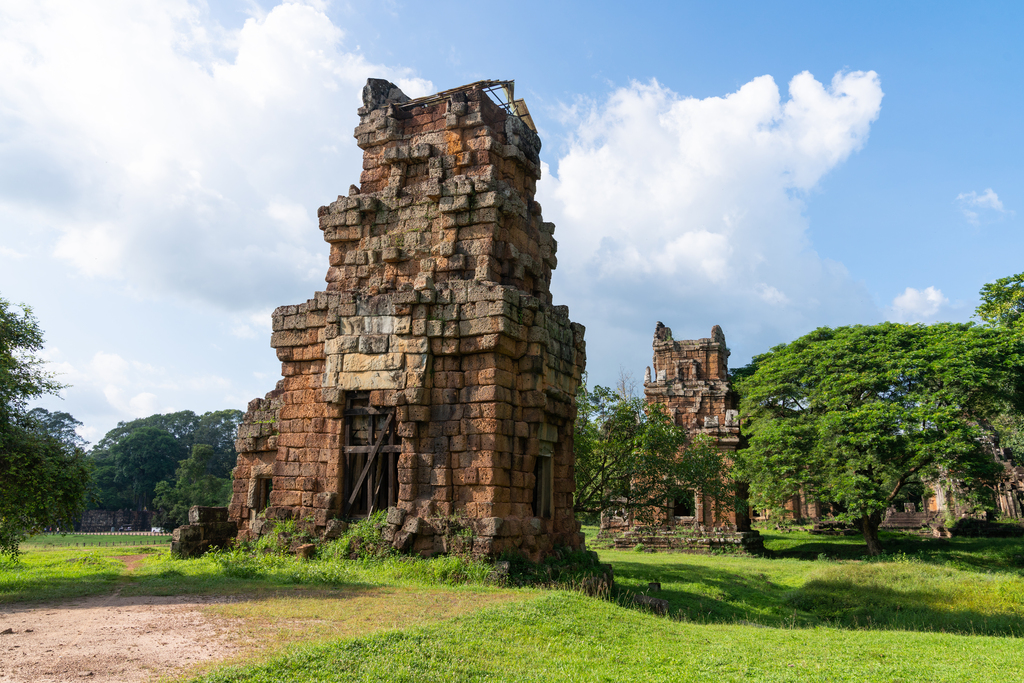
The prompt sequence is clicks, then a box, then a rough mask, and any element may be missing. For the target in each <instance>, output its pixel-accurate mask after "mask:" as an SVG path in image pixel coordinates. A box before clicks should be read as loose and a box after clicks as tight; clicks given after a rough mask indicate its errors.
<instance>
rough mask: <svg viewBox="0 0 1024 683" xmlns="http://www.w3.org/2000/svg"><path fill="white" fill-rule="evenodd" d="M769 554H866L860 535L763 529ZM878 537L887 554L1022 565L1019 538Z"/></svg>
mask: <svg viewBox="0 0 1024 683" xmlns="http://www.w3.org/2000/svg"><path fill="white" fill-rule="evenodd" d="M762 535H763V536H764V539H765V547H766V548H768V549H769V550H770V551H771V555H772V557H775V558H783V559H785V558H788V559H797V560H817V559H821V558H822V556H824V557H827V558H828V559H833V560H859V559H868V558H867V545H865V543H864V541H863V539H861V538H860V537H853V536H848V537H835V536H832V537H830V536H812V535H811V534H808V533H792V534H783V533H772V532H762ZM879 540H880V541H881V543H882V550H883V553H884V554H885V555H887V556H896V555H900V554H903V555H912V556H914V557H915V558H917V559H918V560H920V561H922V562H928V563H930V564H940V565H951V566H954V567H956V568H958V569H965V570H983V571H1017V570H1020V569H1022V568H1024V543H1022V542H1021V540H1020V539H1018V538H931V537H928V536H918V535H916V534H909V533H901V532H892V531H890V532H884V531H883V532H881V533H880V534H879Z"/></svg>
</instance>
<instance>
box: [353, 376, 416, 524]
mask: <svg viewBox="0 0 1024 683" xmlns="http://www.w3.org/2000/svg"><path fill="white" fill-rule="evenodd" d="M401 451H402V447H401V444H400V443H399V440H398V437H397V435H396V433H395V410H394V408H378V407H375V406H371V405H370V392H368V391H350V392H348V393H347V394H346V396H345V442H344V445H343V446H342V463H343V468H342V479H343V486H342V494H343V497H342V500H343V501H344V506H343V507H344V512H343V515H344V516H345V517H368V516H369V515H372V514H373V513H374V512H375V511H376V510H382V509H384V508H388V507H393V506H394V505H396V504H397V503H398V455H399V453H401Z"/></svg>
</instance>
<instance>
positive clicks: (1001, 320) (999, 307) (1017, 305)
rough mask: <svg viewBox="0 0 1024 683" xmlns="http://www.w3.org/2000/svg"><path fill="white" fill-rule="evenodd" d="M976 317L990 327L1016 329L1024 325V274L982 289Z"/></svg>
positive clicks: (1003, 279)
mask: <svg viewBox="0 0 1024 683" xmlns="http://www.w3.org/2000/svg"><path fill="white" fill-rule="evenodd" d="M974 313H975V315H977V316H978V317H979V318H981V319H982V320H984V321H985V322H987V323H988V324H990V325H995V326H997V327H1008V328H1015V327H1020V326H1022V323H1024V273H1017V274H1016V275H1010V276H1008V277H1001V278H999V279H998V280H996V281H995V282H990V283H988V284H986V285H984V286H982V288H981V303H980V304H979V305H978V307H977V308H976V309H975V311H974Z"/></svg>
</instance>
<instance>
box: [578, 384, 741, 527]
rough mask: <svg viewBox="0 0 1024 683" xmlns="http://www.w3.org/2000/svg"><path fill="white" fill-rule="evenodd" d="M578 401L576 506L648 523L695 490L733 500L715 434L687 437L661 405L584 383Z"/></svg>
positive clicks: (589, 511) (584, 512) (720, 498)
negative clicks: (712, 436) (626, 513)
mask: <svg viewBox="0 0 1024 683" xmlns="http://www.w3.org/2000/svg"><path fill="white" fill-rule="evenodd" d="M576 402H577V416H576V425H575V431H574V433H573V448H574V451H575V456H576V463H575V478H576V491H575V493H574V495H573V509H574V511H575V512H576V513H578V514H591V515H592V514H599V513H601V512H604V511H606V510H609V509H613V508H614V509H617V510H626V511H629V512H632V513H633V514H634V515H635V516H636V517H637V518H639V519H640V521H642V522H651V521H653V514H654V512H655V511H656V510H657V509H658V508H665V507H667V506H670V505H671V504H672V501H673V500H677V499H681V498H683V497H685V496H688V495H692V493H693V492H694V491H699V492H701V493H702V494H704V495H705V496H708V497H711V498H715V499H717V500H727V499H729V500H731V498H732V492H731V490H730V484H729V478H728V469H729V468H728V464H727V462H726V460H725V458H724V457H723V455H722V454H721V453H720V452H719V451H718V450H717V449H716V448H715V447H714V443H713V441H712V440H710V439H706V438H697V439H694V440H690V439H688V438H687V434H686V430H684V429H683V428H682V427H679V426H677V425H676V424H674V423H673V421H672V418H671V416H669V415H668V413H667V412H666V410H665V407H664V406H662V405H660V404H648V403H647V402H646V401H645V400H644V399H642V398H638V397H634V396H628V395H624V394H623V392H615V391H612V390H611V389H609V388H607V387H602V386H597V387H595V388H594V389H593V391H590V390H588V389H587V386H586V384H585V383H583V384H581V385H580V388H579V390H578V392H577V400H576Z"/></svg>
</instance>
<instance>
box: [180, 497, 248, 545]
mask: <svg viewBox="0 0 1024 683" xmlns="http://www.w3.org/2000/svg"><path fill="white" fill-rule="evenodd" d="M236 535H238V525H237V524H236V523H235V522H230V521H228V509H227V508H223V507H202V506H199V505H193V506H192V507H191V508H189V511H188V524H186V525H184V526H179V527H178V528H177V529H175V530H174V535H173V536H171V554H173V555H175V556H177V557H182V558H188V557H199V556H200V555H202V554H203V553H205V552H206V551H207V550H209V549H210V548H226V547H228V546H229V545H231V543H232V542H233V541H234V539H235V536H236Z"/></svg>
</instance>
